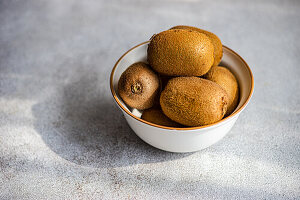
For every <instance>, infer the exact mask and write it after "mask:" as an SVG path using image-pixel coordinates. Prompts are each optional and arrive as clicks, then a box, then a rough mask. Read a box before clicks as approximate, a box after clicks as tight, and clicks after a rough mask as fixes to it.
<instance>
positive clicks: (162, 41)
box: [147, 29, 214, 76]
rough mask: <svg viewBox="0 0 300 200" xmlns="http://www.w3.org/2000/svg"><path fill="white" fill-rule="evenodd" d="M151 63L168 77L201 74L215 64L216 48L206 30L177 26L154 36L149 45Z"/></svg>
mask: <svg viewBox="0 0 300 200" xmlns="http://www.w3.org/2000/svg"><path fill="white" fill-rule="evenodd" d="M147 52H148V62H149V64H150V65H151V67H152V68H153V69H154V70H155V71H157V72H158V73H160V74H162V75H167V76H201V75H203V74H205V73H207V72H208V71H209V69H210V68H211V66H212V65H213V63H214V58H213V54H214V47H213V44H212V43H211V41H210V39H209V38H208V37H207V36H206V35H205V34H202V33H199V32H196V31H192V30H185V29H174V30H167V31H163V32H161V33H158V34H157V35H154V36H153V37H152V38H151V41H150V43H149V45H148V51H147Z"/></svg>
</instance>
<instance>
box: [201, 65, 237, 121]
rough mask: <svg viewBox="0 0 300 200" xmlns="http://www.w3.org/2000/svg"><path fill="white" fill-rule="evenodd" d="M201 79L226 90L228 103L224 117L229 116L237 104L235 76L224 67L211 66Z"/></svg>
mask: <svg viewBox="0 0 300 200" xmlns="http://www.w3.org/2000/svg"><path fill="white" fill-rule="evenodd" d="M203 77H204V78H206V79H207V80H211V81H213V82H215V83H217V84H219V85H220V86H221V87H222V88H224V89H225V90H226V92H227V94H228V97H229V101H228V109H227V112H226V114H225V116H228V115H230V114H231V113H232V112H233V111H234V110H235V108H236V106H237V104H238V102H239V85H238V82H237V80H236V78H235V76H234V75H233V74H232V73H231V71H230V70H229V69H227V68H226V67H222V66H213V67H212V68H211V69H210V70H209V72H208V73H207V74H205V75H204V76H203Z"/></svg>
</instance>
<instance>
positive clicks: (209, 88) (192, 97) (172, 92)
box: [160, 77, 228, 126]
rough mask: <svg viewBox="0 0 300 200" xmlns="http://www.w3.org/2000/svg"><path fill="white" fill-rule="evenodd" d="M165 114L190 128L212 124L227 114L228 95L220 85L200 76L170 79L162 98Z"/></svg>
mask: <svg viewBox="0 0 300 200" xmlns="http://www.w3.org/2000/svg"><path fill="white" fill-rule="evenodd" d="M160 105H161V108H162V111H163V112H164V114H165V115H166V116H167V117H169V118H170V119H172V120H173V121H175V122H177V123H180V124H183V125H186V126H202V125H207V124H212V123H214V122H217V121H219V120H221V119H222V118H223V116H224V115H225V113H226V111H227V105H228V95H227V93H226V91H225V90H224V89H223V88H222V87H221V86H219V85H218V84H217V83H215V82H212V81H210V80H206V79H203V78H199V77H177V78H173V79H171V80H169V82H168V84H167V86H166V87H165V89H164V90H163V91H162V93H161V95H160Z"/></svg>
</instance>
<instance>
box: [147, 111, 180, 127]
mask: <svg viewBox="0 0 300 200" xmlns="http://www.w3.org/2000/svg"><path fill="white" fill-rule="evenodd" d="M142 119H143V120H146V121H148V122H151V123H154V124H158V125H162V126H168V127H182V125H180V124H178V123H177V122H174V121H173V120H171V119H170V118H168V117H167V116H166V115H165V114H164V113H163V112H162V110H161V109H157V108H150V109H147V110H144V112H143V114H142Z"/></svg>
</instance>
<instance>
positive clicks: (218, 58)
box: [171, 26, 223, 66]
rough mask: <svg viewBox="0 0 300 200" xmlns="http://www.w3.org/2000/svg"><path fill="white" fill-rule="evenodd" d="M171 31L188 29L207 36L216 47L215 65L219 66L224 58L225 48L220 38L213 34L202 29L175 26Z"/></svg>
mask: <svg viewBox="0 0 300 200" xmlns="http://www.w3.org/2000/svg"><path fill="white" fill-rule="evenodd" d="M171 29H187V30H193V31H197V32H199V33H203V34H205V35H206V36H207V37H209V39H210V40H211V42H212V44H213V45H214V64H213V65H215V66H216V65H218V64H219V63H220V61H221V59H222V57H223V48H222V42H221V40H220V38H219V37H218V36H216V35H215V34H213V33H212V32H209V31H206V30H202V29H200V28H196V27H193V26H174V27H172V28H171Z"/></svg>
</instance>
